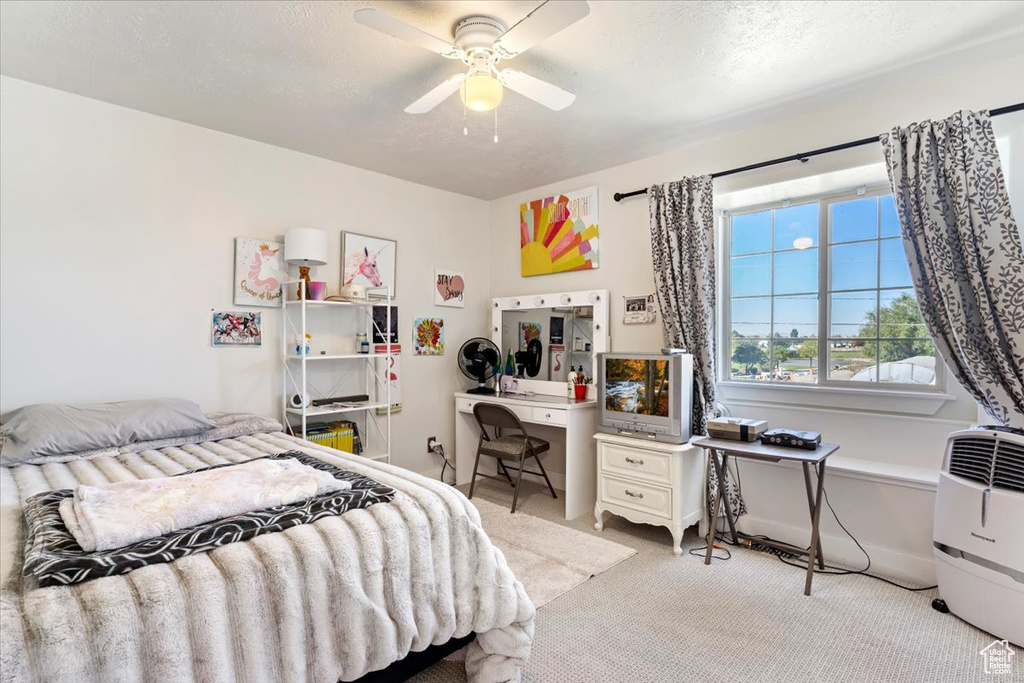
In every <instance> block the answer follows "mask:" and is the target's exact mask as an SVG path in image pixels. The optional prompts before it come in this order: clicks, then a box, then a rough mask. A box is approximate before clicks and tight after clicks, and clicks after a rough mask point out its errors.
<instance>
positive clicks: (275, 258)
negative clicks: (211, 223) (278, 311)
mask: <svg viewBox="0 0 1024 683" xmlns="http://www.w3.org/2000/svg"><path fill="white" fill-rule="evenodd" d="M287 279H288V264H286V263H285V262H284V245H283V244H279V243H277V242H268V241H267V240H256V239H252V238H251V237H236V238H235V305H236V306H280V305H281V283H282V282H284V281H285V280H287Z"/></svg>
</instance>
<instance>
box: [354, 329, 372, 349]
mask: <svg viewBox="0 0 1024 683" xmlns="http://www.w3.org/2000/svg"><path fill="white" fill-rule="evenodd" d="M356 347H357V348H356V352H357V353H369V352H370V342H369V341H367V339H366V333H365V332H356Z"/></svg>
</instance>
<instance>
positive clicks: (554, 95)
mask: <svg viewBox="0 0 1024 683" xmlns="http://www.w3.org/2000/svg"><path fill="white" fill-rule="evenodd" d="M501 80H502V82H503V83H504V84H505V86H506V87H507V88H508V89H509V90H514V91H515V92H517V93H519V94H520V95H522V96H524V97H529V98H530V99H531V100H533V101H534V102H539V103H540V104H543V105H544V106H545V107H547V108H548V109H554V110H555V111H562V110H563V109H565V108H566V107H568V106H569V105H570V104H572V103H573V102H575V101H576V96H575V95H573V94H572V93H571V92H569V91H567V90H562V89H561V88H559V87H558V86H557V85H551V84H550V83H548V82H547V81H542V80H540V79H539V78H535V77H533V76H530V75H529V74H524V73H523V72H522V71H516V70H515V69H505V70H504V71H502V72H501Z"/></svg>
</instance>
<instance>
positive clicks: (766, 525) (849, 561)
mask: <svg viewBox="0 0 1024 683" xmlns="http://www.w3.org/2000/svg"><path fill="white" fill-rule="evenodd" d="M736 528H737V529H739V530H740V531H742V532H743V533H746V534H750V535H763V536H768V537H769V538H773V539H775V540H778V541H783V542H786V543H792V544H793V545H796V546H799V547H801V548H803V547H806V546H807V540H808V536H809V533H808V528H807V527H796V526H791V525H789V524H781V523H779V522H776V521H773V520H769V519H764V518H762V517H754V516H751V515H743V516H742V517H740V519H739V521H738V522H737V524H736ZM861 545H863V546H864V550H866V551H867V552H868V554H869V555H871V569H869V570H868V571H869V573H871V574H879V575H881V576H888V577H898V578H901V579H905V580H907V581H911V582H913V583H916V584H920V585H922V586H931V585H933V584H935V560H934V558H933V557H932V556H930V555H929V556H927V557H920V556H918V555H908V554H906V553H901V552H898V551H895V550H892V549H891V548H882V547H879V546H873V545H868V544H867V543H864V542H863V541H862V542H861ZM821 550H822V552H823V553H824V554H825V562H827V563H829V564H842V565H844V566H850V567H855V568H860V567H863V566H864V565H865V563H866V560H865V558H864V553H862V552H861V551H860V549H859V548H858V547H857V545H856V544H855V543H854V542H853V541H851V540H850V538H849V537H848V536H830V535H825V534H822V536H821ZM794 571H796V570H794ZM850 578H851V579H852V580H857V581H860V580H867V581H870V579H857V578H856V577H850Z"/></svg>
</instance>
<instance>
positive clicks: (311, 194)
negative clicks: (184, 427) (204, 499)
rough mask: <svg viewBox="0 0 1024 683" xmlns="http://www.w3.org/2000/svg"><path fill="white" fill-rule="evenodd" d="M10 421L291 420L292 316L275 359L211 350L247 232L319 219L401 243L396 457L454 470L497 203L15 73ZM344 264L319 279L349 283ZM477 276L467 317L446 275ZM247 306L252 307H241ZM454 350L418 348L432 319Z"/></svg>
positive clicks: (329, 226) (6, 121)
mask: <svg viewBox="0 0 1024 683" xmlns="http://www.w3.org/2000/svg"><path fill="white" fill-rule="evenodd" d="M0 126H2V138H3V145H2V147H0V185H2V188H3V197H2V203H0V323H2V324H0V378H2V379H0V409H2V410H9V409H12V408H15V407H18V406H21V405H24V404H28V403H36V402H91V401H108V400H118V399H127V398H139V397H150V396H182V397H186V398H190V399H193V400H195V401H197V402H198V403H199V404H200V405H201V406H202V407H203V408H204V409H206V410H242V411H252V412H257V413H263V414H269V415H276V416H279V415H280V410H279V393H280V373H281V370H280V363H279V362H278V359H279V358H280V345H279V336H280V333H279V326H280V318H279V317H278V310H276V309H271V308H263V309H252V310H262V311H263V332H264V338H265V343H264V346H263V347H262V348H260V349H224V348H219V349H214V348H211V346H210V339H209V337H210V329H209V328H210V311H211V310H212V309H218V310H223V309H232V308H236V307H235V306H234V305H233V303H232V296H233V289H232V280H233V260H234V245H233V240H234V238H235V237H236V236H248V237H256V238H261V239H274V238H277V239H280V238H281V235H283V233H284V231H285V230H287V229H288V228H291V227H299V226H305V227H314V228H319V229H322V230H325V231H327V232H328V234H329V236H330V253H331V254H338V253H339V250H340V233H341V231H342V230H354V231H358V232H362V233H369V234H378V235H381V236H385V237H390V238H394V239H397V240H398V268H399V273H398V282H397V286H398V292H397V302H398V305H399V312H400V316H399V317H400V326H399V330H400V341H401V342H402V343H403V345H404V351H403V358H402V361H403V363H404V372H405V377H404V409H403V411H402V412H401V413H398V414H396V415H395V417H394V433H395V447H394V449H393V452H394V453H395V456H394V458H393V462H395V463H396V464H399V465H403V466H405V467H409V468H410V469H414V470H418V471H424V472H429V473H430V474H432V475H434V476H436V475H437V472H439V471H440V461H439V460H438V459H437V457H436V456H428V455H427V454H426V452H425V451H426V449H425V443H426V437H427V436H430V435H436V436H438V437H439V438H440V439H441V440H442V441H443V442H444V443H446V444H448V445H449V447H451V446H452V445H453V444H454V436H453V434H454V432H453V420H454V411H453V408H452V401H451V400H450V398H451V394H452V392H453V391H455V390H456V388H461V387H463V386H465V384H464V382H463V381H462V380H461V375H460V374H459V373H458V370H457V368H456V366H455V352H456V351H457V350H458V347H459V345H460V344H461V342H462V341H464V340H465V339H466V338H468V337H470V336H474V335H477V334H479V333H480V332H481V331H484V330H486V329H487V320H488V308H487V306H488V303H489V302H488V298H489V295H488V291H487V269H486V266H485V261H484V259H482V258H481V257H480V255H481V254H483V253H485V251H486V249H487V234H486V231H484V230H473V229H467V226H483V225H485V224H486V222H487V219H488V213H487V210H488V209H487V203H486V202H484V201H482V200H478V199H473V198H469V197H465V196H461V195H457V194H453V193H450V192H443V191H440V190H435V189H432V188H428V187H424V186H422V185H416V184H413V183H409V182H406V181H401V180H397V179H394V178H391V177H388V176H384V175H381V174H378V173H372V172H369V171H364V170H361V169H357V168H353V167H350V166H345V165H343V164H339V163H335V162H331V161H326V160H324V159H319V158H316V157H312V156H307V155H304V154H300V153H297V152H292V151H288V150H284V149H281V148H277V147H272V146H270V145H266V144H262V143H258V142H253V141H251V140H246V139H242V138H238V137H233V136H231V135H226V134H223V133H218V132H214V131H210V130H207V129H203V128H199V127H196V126H192V125H188V124H184V123H180V122H177V121H173V120H170V119H165V118H161V117H158V116H153V115H151V114H146V113H142V112H138V111H133V110H130V109H125V108H122V107H117V106H114V105H110V104H106V103H103V102H99V101H96V100H91V99H87V98H83V97H79V96H77V95H71V94H68V93H64V92H60V91H56V90H51V89H48V88H44V87H41V86H37V85H33V84H29V83H26V82H23V81H18V80H14V79H11V78H6V77H4V78H0ZM338 260H339V259H338V258H337V257H334V258H333V259H332V261H331V262H330V263H329V264H328V265H327V266H324V267H321V268H317V269H314V279H322V280H326V281H327V282H328V286H329V287H330V289H331V290H332V292H333V291H335V290H336V288H337V284H338ZM434 267H444V268H451V269H457V270H462V271H465V273H466V278H467V283H468V288H467V299H466V307H465V309H461V310H460V309H454V308H436V307H434V306H433V299H432V291H433V283H432V278H433V269H434ZM238 308H242V307H238ZM427 315H434V316H443V317H444V319H445V324H446V328H447V343H448V347H447V353H446V354H445V355H444V356H443V357H417V356H413V355H412V352H411V351H412V349H411V347H412V344H411V334H412V332H411V326H412V318H413V317H414V316H427Z"/></svg>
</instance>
